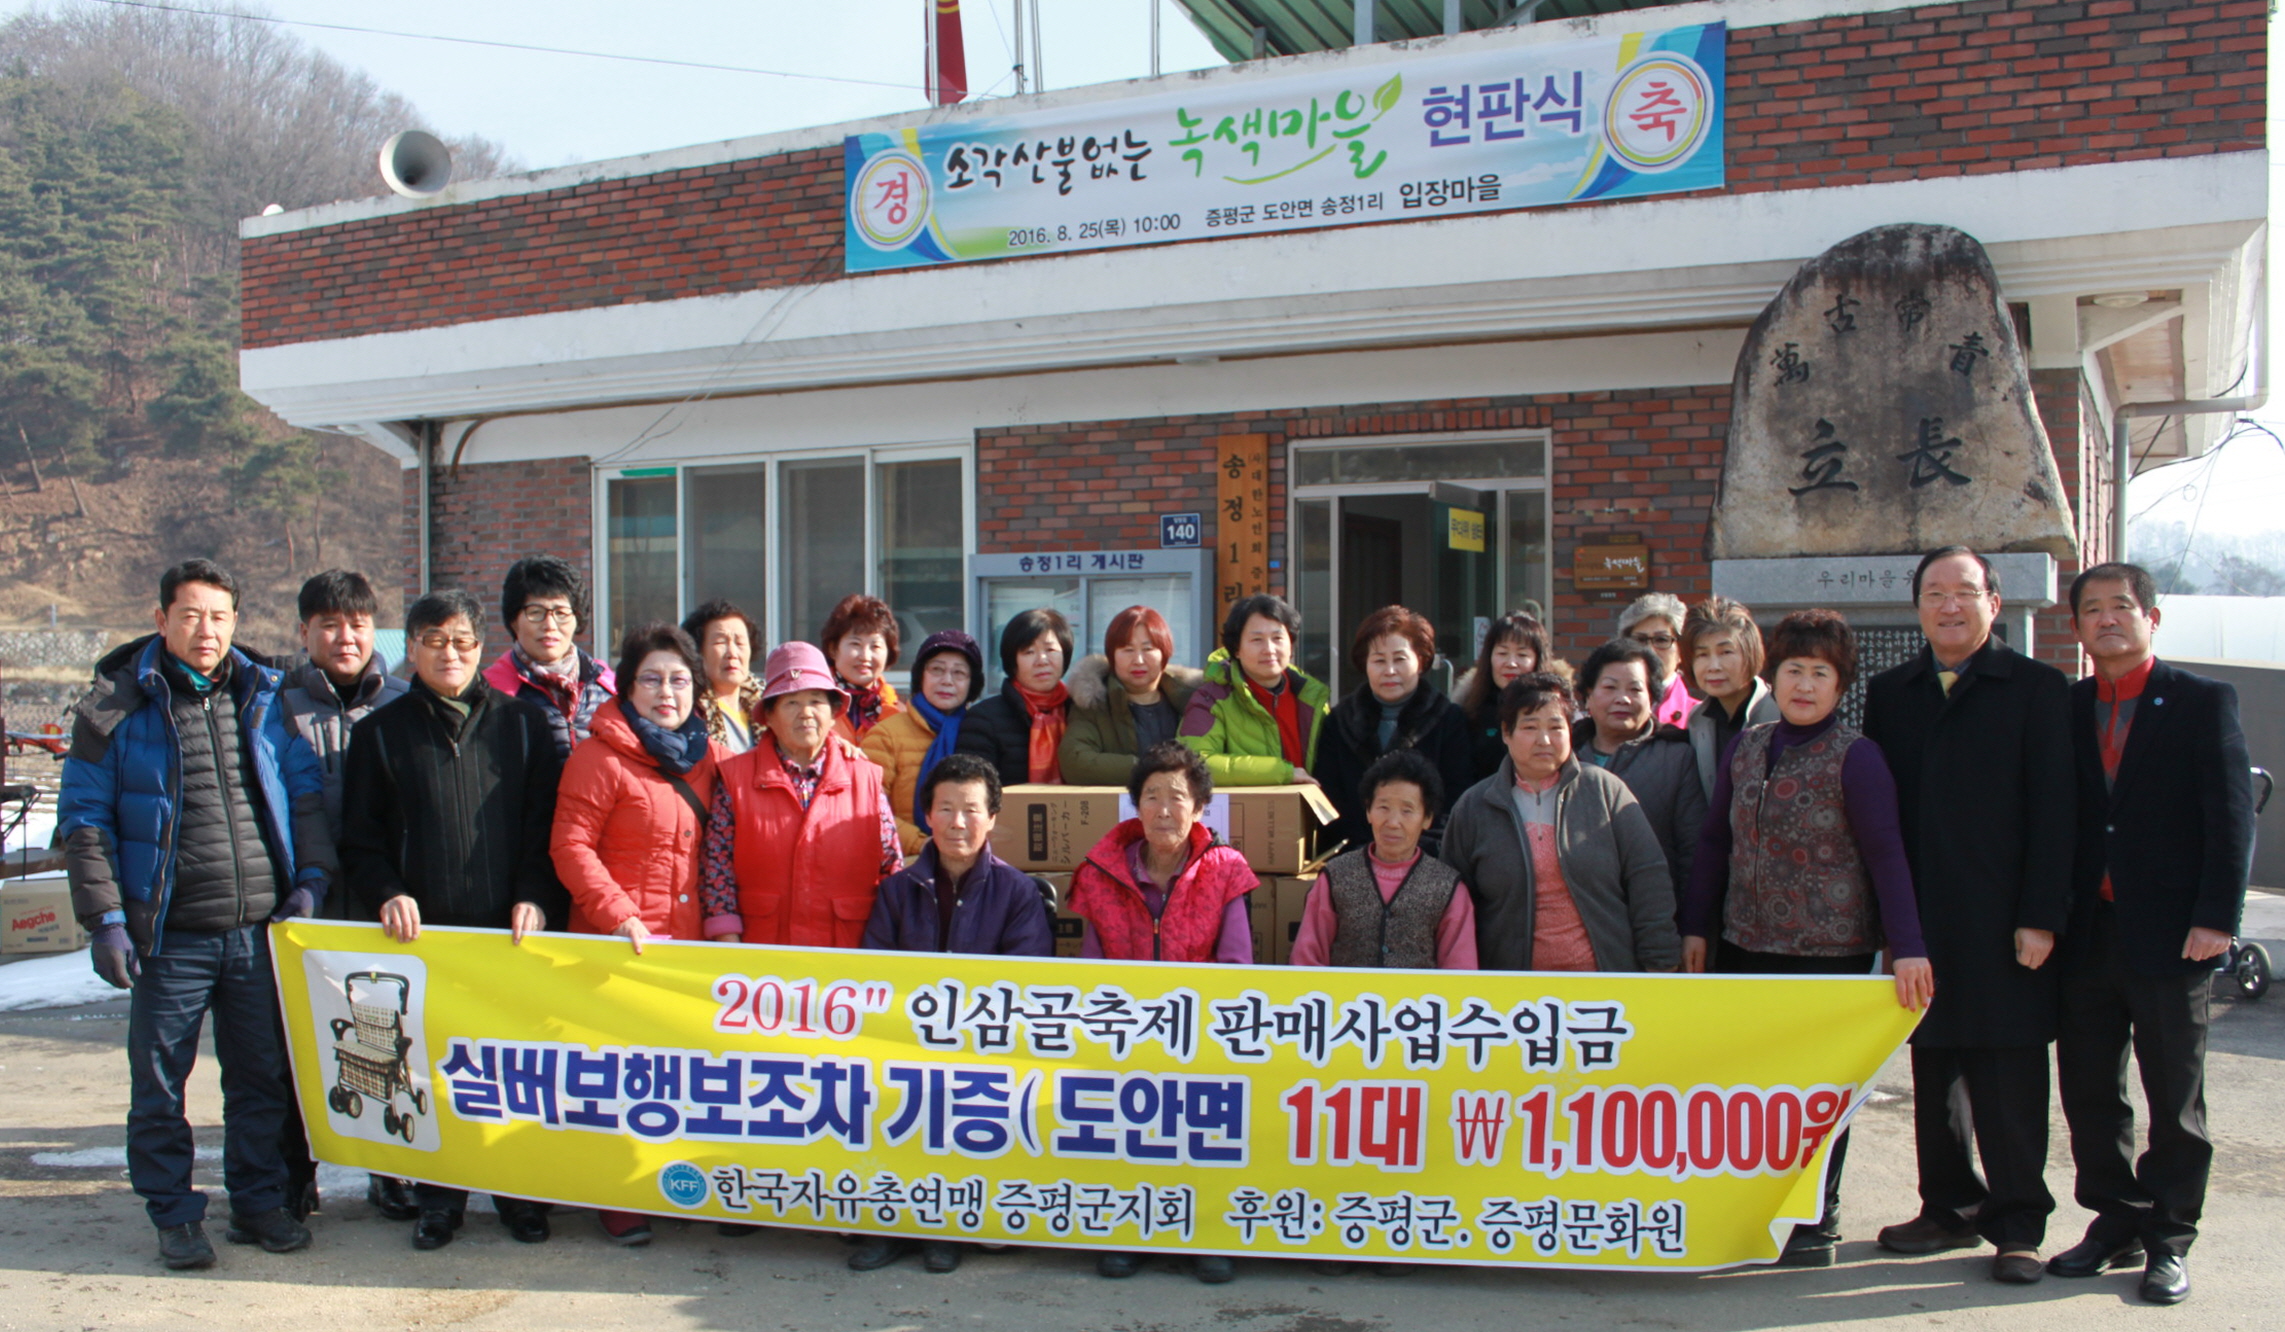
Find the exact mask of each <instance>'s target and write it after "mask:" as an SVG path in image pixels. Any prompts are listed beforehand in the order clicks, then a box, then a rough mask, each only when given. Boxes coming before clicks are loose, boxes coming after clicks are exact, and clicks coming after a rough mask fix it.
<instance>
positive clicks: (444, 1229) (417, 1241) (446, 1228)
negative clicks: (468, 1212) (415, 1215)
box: [413, 1209, 460, 1249]
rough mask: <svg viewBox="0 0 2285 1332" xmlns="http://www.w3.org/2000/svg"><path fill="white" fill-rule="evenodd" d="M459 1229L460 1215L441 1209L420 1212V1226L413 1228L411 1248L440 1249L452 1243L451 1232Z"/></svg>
mask: <svg viewBox="0 0 2285 1332" xmlns="http://www.w3.org/2000/svg"><path fill="white" fill-rule="evenodd" d="M458 1229H460V1213H458V1212H447V1211H443V1210H441V1209H439V1210H437V1211H433V1212H422V1213H421V1214H420V1224H419V1225H416V1226H414V1227H413V1247H414V1248H416V1249H441V1248H443V1247H444V1246H445V1245H447V1244H450V1243H452V1232H453V1231H455V1230H458Z"/></svg>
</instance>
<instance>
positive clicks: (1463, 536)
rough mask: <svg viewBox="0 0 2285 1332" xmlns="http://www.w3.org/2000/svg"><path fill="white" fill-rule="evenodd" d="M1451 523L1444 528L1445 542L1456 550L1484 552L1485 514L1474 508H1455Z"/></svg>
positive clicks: (1452, 512) (1452, 511)
mask: <svg viewBox="0 0 2285 1332" xmlns="http://www.w3.org/2000/svg"><path fill="white" fill-rule="evenodd" d="M1450 513H1451V515H1452V517H1451V521H1450V523H1449V524H1448V525H1447V526H1446V528H1445V529H1444V544H1446V545H1448V546H1450V547H1451V548H1452V549H1454V550H1472V551H1474V552H1475V553H1477V554H1478V555H1481V554H1483V553H1484V515H1482V514H1481V513H1478V512H1477V511H1475V510H1474V509H1453V510H1451V511H1450Z"/></svg>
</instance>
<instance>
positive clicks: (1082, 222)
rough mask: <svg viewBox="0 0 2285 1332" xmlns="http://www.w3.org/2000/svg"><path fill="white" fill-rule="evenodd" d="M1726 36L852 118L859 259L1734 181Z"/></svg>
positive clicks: (1037, 250)
mask: <svg viewBox="0 0 2285 1332" xmlns="http://www.w3.org/2000/svg"><path fill="white" fill-rule="evenodd" d="M1726 36H1727V28H1726V27H1725V26H1724V25H1723V24H1720V23H1702V24H1692V25H1689V26H1686V27H1678V28H1668V29H1665V30H1663V31H1659V32H1646V33H1631V34H1628V35H1626V36H1620V37H1598V38H1593V39H1590V40H1585V41H1575V42H1548V43H1543V44H1536V45H1530V46H1477V45H1476V44H1474V43H1471V44H1470V46H1471V47H1472V48H1473V49H1470V50H1467V51H1464V52H1462V53H1460V54H1456V55H1433V56H1424V57H1421V58H1418V59H1404V58H1396V59H1390V60H1386V61H1376V62H1369V63H1368V62H1363V61H1359V62H1354V64H1353V66H1352V67H1351V68H1346V69H1336V70H1305V71H1300V72H1296V73H1293V74H1288V75H1283V76H1278V77H1271V78H1260V79H1230V80H1220V81H1216V82H1214V83H1211V84H1204V85H1200V86H1198V87H1195V88H1184V89H1178V90H1176V91H1173V92H1167V93H1158V94H1153V95H1150V96H1147V97H1137V98H1126V99H1120V100H1117V101H1111V102H1105V103H1102V104H1100V105H1093V106H1074V107H1064V108H1056V109H1053V110H1047V111H1037V112H1031V113H1028V114H1021V115H1011V116H1004V117H998V118H987V119H962V120H960V121H958V122H956V123H952V124H943V125H924V126H915V127H910V128H905V129H900V130H896V131H894V132H888V133H874V134H853V135H850V136H849V138H848V139H847V140H846V142H845V145H844V154H845V157H846V161H847V168H848V172H847V179H848V198H847V207H846V209H845V210H844V215H845V220H846V238H847V244H846V245H845V246H844V247H843V248H844V251H845V253H846V255H847V264H846V267H847V271H849V272H852V273H862V272H870V271H874V270H878V269H888V268H912V267H918V266H922V265H928V264H945V263H959V262H964V261H967V260H974V259H1005V258H1009V257H1011V256H1016V255H1026V254H1058V253H1063V252H1066V251H1071V250H1097V249H1104V248H1108V247H1113V246H1122V245H1145V244H1150V243H1153V242H1156V241H1166V240H1187V239H1194V238H1196V237H1199V236H1217V235H1247V234H1251V233H1256V232H1267V231H1302V230H1308V229H1310V228H1314V227H1332V226H1347V225H1349V224H1352V223H1357V222H1376V221H1387V220H1390V219H1397V218H1418V217H1438V216H1443V215H1447V214H1454V213H1479V212H1490V211H1495V210H1498V209H1512V208H1535V207H1540V206H1543V205H1547V204H1562V203H1574V202H1579V201H1582V200H1588V199H1625V198H1636V197H1640V196H1643V195H1652V194H1672V193H1677V192H1680V191H1684V190H1703V189H1718V188H1720V187H1721V185H1722V184H1723V170H1722V71H1723V43H1724V41H1725V39H1726Z"/></svg>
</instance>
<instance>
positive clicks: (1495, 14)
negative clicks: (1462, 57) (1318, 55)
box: [1175, 0, 1681, 61]
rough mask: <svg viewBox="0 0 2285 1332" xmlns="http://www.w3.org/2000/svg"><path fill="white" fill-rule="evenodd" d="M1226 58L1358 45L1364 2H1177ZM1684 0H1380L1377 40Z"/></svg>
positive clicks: (1375, 27) (1375, 24)
mask: <svg viewBox="0 0 2285 1332" xmlns="http://www.w3.org/2000/svg"><path fill="white" fill-rule="evenodd" d="M1175 3H1176V4H1178V5H1180V6H1181V7H1182V9H1183V10H1184V12H1186V13H1188V14H1189V15H1190V21H1191V22H1193V23H1195V24H1197V25H1198V29H1199V31H1201V32H1203V33H1205V34H1206V38H1207V40H1208V41H1210V42H1212V43H1213V44H1214V49H1215V50H1217V51H1219V52H1221V53H1222V56H1223V58H1224V59H1227V60H1232V61H1239V60H1259V59H1262V58H1263V57H1265V56H1287V55H1301V54H1304V53H1305V52H1309V51H1330V50H1336V49H1339V48H1341V47H1344V46H1353V45H1357V44H1358V43H1357V42H1356V35H1357V32H1356V23H1357V0H1175ZM1676 3H1681V0H1374V2H1373V10H1374V16H1373V33H1372V40H1374V41H1381V42H1398V41H1410V40H1412V39H1414V38H1419V37H1434V36H1438V35H1440V34H1444V33H1452V32H1476V31H1478V30H1480V29H1484V28H1498V27H1504V26H1507V25H1510V24H1521V23H1537V22H1540V21H1543V20H1546V19H1558V18H1579V17H1582V16H1584V15H1588V14H1611V13H1616V12H1618V11H1620V10H1625V9H1653V8H1657V7H1659V6H1662V5H1669V4H1676Z"/></svg>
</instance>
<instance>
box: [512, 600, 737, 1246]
mask: <svg viewBox="0 0 2285 1332" xmlns="http://www.w3.org/2000/svg"><path fill="white" fill-rule="evenodd" d="M705 679H706V670H705V668H704V667H703V666H702V665H700V664H699V657H698V648H697V647H696V645H694V644H693V643H692V642H691V641H690V635H688V634H686V633H684V632H683V631H682V630H680V629H677V628H675V627H674V626H673V625H671V624H646V625H643V626H641V627H640V628H637V629H635V630H633V631H632V632H630V633H629V634H628V635H627V637H626V640H625V641H624V643H623V644H622V645H621V647H620V649H619V682H620V688H621V690H622V691H623V692H622V693H621V694H620V695H619V697H618V698H616V699H614V700H612V701H611V702H609V703H606V704H604V705H603V706H602V707H600V708H598V709H596V710H595V719H594V721H593V722H592V723H590V727H589V730H588V735H587V738H586V739H585V740H582V741H580V742H579V744H578V746H577V747H576V748H574V749H573V750H572V751H571V758H570V759H569V760H568V761H566V762H565V764H564V767H563V779H562V782H561V784H560V785H559V786H558V787H557V790H556V800H555V836H554V838H553V839H552V841H553V845H554V857H555V871H556V875H557V876H558V877H559V878H561V879H562V880H563V886H564V887H565V888H567V889H569V890H570V892H571V929H572V931H573V932H574V933H578V934H616V935H620V936H622V937H624V938H625V939H626V940H627V942H628V944H629V945H631V946H632V947H633V949H634V951H635V953H636V954H637V955H638V956H639V955H640V954H641V953H642V951H643V945H644V944H645V943H646V942H648V941H649V940H652V939H697V938H698V937H700V936H699V900H698V897H699V890H698V872H699V859H700V848H701V846H702V844H703V835H704V833H705V830H706V819H705V811H706V810H707V809H708V808H709V805H708V802H709V800H710V799H711V797H712V796H713V793H714V780H715V773H714V755H713V753H712V752H711V747H710V746H709V744H708V743H707V737H706V718H705V716H704V715H703V714H701V713H700V712H699V710H698V706H697V704H698V691H699V688H700V686H701V683H702V682H703V681H704V680H705ZM597 1215H598V1216H599V1217H600V1218H601V1219H602V1222H603V1232H604V1233H605V1234H606V1235H609V1236H610V1237H611V1239H612V1240H613V1241H614V1242H616V1243H619V1244H627V1245H635V1244H648V1243H649V1242H650V1240H651V1227H650V1222H649V1221H648V1220H646V1219H645V1218H644V1217H642V1216H640V1215H638V1214H636V1213H633V1212H613V1211H604V1212H599V1213H597Z"/></svg>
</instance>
